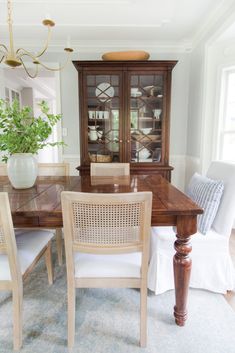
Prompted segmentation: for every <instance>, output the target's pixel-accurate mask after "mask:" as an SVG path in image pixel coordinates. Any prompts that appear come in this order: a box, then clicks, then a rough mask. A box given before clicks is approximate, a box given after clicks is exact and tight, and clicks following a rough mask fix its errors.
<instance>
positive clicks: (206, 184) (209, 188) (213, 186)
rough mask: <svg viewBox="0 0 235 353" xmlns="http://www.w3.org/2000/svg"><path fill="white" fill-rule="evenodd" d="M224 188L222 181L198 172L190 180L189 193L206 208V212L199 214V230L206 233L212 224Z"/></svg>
mask: <svg viewBox="0 0 235 353" xmlns="http://www.w3.org/2000/svg"><path fill="white" fill-rule="evenodd" d="M223 190H224V184H223V182H222V181H220V180H213V179H209V178H207V177H205V176H202V175H200V174H198V173H195V174H194V175H193V176H192V178H191V180H190V182H189V185H188V189H187V195H188V196H189V197H190V198H191V199H192V200H193V201H194V202H196V203H197V204H198V205H199V206H200V207H201V208H203V210H204V213H203V214H202V215H200V216H198V230H199V231H200V232H201V233H202V234H206V232H207V231H208V230H209V229H210V228H211V226H212V223H213V221H214V219H215V216H216V213H217V211H218V208H219V204H220V199H221V196H222V194H223Z"/></svg>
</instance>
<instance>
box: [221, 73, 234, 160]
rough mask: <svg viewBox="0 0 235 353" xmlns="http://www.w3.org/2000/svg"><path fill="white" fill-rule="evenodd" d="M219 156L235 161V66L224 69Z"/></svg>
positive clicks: (222, 158)
mask: <svg viewBox="0 0 235 353" xmlns="http://www.w3.org/2000/svg"><path fill="white" fill-rule="evenodd" d="M217 147H218V149H217V156H218V158H219V159H220V160H226V161H233V162H235V68H227V69H224V71H223V77H222V87H221V100H220V123H219V139H218V146H217Z"/></svg>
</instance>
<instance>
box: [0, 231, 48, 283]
mask: <svg viewBox="0 0 235 353" xmlns="http://www.w3.org/2000/svg"><path fill="white" fill-rule="evenodd" d="M15 235H16V244H17V250H18V258H19V262H20V268H21V273H22V275H23V274H24V273H25V272H26V270H27V269H28V268H29V266H30V265H31V264H32V262H33V261H34V260H35V258H36V257H37V255H38V254H39V253H40V251H41V250H42V249H43V248H44V246H45V245H46V244H47V243H48V242H49V241H50V240H51V238H52V237H53V236H54V233H53V232H50V231H45V230H31V229H17V230H16V231H15ZM0 280H11V274H10V267H9V262H8V257H7V255H0Z"/></svg>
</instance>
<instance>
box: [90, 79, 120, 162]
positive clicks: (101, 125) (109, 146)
mask: <svg viewBox="0 0 235 353" xmlns="http://www.w3.org/2000/svg"><path fill="white" fill-rule="evenodd" d="M119 94H120V91H119V76H118V75H88V76H87V126H88V129H87V134H88V154H89V159H90V161H92V162H119V161H120V142H119V130H120V126H119V124H120V97H119Z"/></svg>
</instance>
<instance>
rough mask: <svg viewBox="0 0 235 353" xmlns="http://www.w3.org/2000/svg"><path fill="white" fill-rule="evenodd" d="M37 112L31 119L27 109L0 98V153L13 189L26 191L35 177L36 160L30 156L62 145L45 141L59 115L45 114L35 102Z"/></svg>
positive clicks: (46, 109) (41, 104)
mask: <svg viewBox="0 0 235 353" xmlns="http://www.w3.org/2000/svg"><path fill="white" fill-rule="evenodd" d="M39 106H40V109H41V113H42V115H40V116H39V117H34V116H33V114H32V109H31V108H30V107H28V106H25V107H22V108H21V107H20V105H19V102H18V101H17V100H15V101H14V102H13V103H12V104H11V105H10V104H9V103H8V102H7V101H5V100H3V99H0V151H2V152H5V153H4V155H3V156H2V160H3V161H4V162H7V172H8V177H9V179H10V181H11V183H12V185H13V187H14V188H16V189H25V188H30V187H32V186H33V185H34V183H35V180H36V178H37V161H36V159H35V158H34V155H35V154H37V153H38V151H39V150H40V149H42V148H44V147H45V146H58V145H64V143H63V142H53V143H51V142H48V141H47V139H48V137H49V136H50V135H51V133H52V128H53V126H54V125H56V123H57V122H58V121H59V120H60V119H61V115H54V114H50V113H49V108H48V105H47V103H46V102H45V101H42V102H41V103H39Z"/></svg>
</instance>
